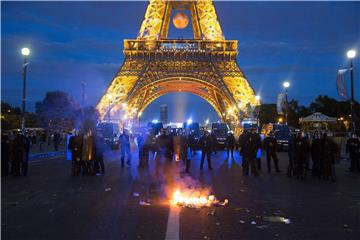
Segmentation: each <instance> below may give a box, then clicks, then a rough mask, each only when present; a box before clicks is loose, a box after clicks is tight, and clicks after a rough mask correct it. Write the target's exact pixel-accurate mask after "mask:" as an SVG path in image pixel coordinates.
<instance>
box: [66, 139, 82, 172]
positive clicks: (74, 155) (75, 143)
mask: <svg viewBox="0 0 360 240" xmlns="http://www.w3.org/2000/svg"><path fill="white" fill-rule="evenodd" d="M82 145H83V138H82V135H78V136H71V137H70V140H69V145H68V149H69V150H70V151H71V162H72V168H71V174H72V176H79V173H80V162H81V159H82Z"/></svg>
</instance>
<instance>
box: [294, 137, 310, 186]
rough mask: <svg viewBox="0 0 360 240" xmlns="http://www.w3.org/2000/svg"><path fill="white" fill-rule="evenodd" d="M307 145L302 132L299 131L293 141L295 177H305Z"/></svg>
mask: <svg viewBox="0 0 360 240" xmlns="http://www.w3.org/2000/svg"><path fill="white" fill-rule="evenodd" d="M308 151H309V146H308V142H307V140H306V139H305V137H304V133H302V132H299V133H298V134H297V136H296V138H295V142H294V163H295V175H296V178H301V179H303V178H305V163H306V156H307V155H308Z"/></svg>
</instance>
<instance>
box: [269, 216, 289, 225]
mask: <svg viewBox="0 0 360 240" xmlns="http://www.w3.org/2000/svg"><path fill="white" fill-rule="evenodd" d="M264 220H265V221H267V222H279V223H285V224H290V223H291V220H290V219H288V218H284V217H280V216H267V217H264Z"/></svg>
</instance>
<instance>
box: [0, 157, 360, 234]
mask: <svg viewBox="0 0 360 240" xmlns="http://www.w3.org/2000/svg"><path fill="white" fill-rule="evenodd" d="M133 155H136V154H135V153H134V154H133ZM133 160H134V161H133V165H132V166H131V167H130V168H127V167H125V168H121V167H120V161H119V156H118V153H117V152H108V153H107V154H106V160H105V164H106V174H105V175H103V176H80V177H71V176H70V167H71V162H70V161H66V160H65V159H64V158H63V157H56V158H50V159H41V160H39V161H34V162H31V163H30V176H29V177H26V178H24V177H20V178H15V177H7V178H2V196H1V199H2V203H1V206H2V209H1V210H2V211H1V213H2V216H1V220H2V223H1V224H2V239H165V238H166V236H167V237H168V239H169V236H171V239H174V240H175V239H176V236H179V239H359V236H360V175H358V174H348V173H346V172H345V170H346V169H347V165H346V164H344V163H342V164H339V165H337V166H336V170H337V178H338V181H337V182H336V183H331V182H328V181H324V180H320V179H318V178H315V177H311V176H308V177H307V178H306V179H305V180H297V179H294V178H291V179H289V178H287V177H286V173H285V168H286V166H287V158H286V154H284V153H280V167H281V170H282V172H281V173H270V174H269V173H267V171H265V168H264V167H265V161H264V159H263V160H262V165H263V170H262V172H261V174H260V176H259V177H255V176H252V175H249V176H244V175H243V174H242V171H241V161H240V159H239V156H238V155H236V156H235V160H234V161H231V160H226V154H225V153H224V152H218V153H217V154H216V155H213V168H214V169H213V170H212V171H209V170H208V169H207V165H206V163H205V165H204V170H203V171H202V172H201V171H199V162H200V152H198V153H197V155H196V156H195V157H194V158H193V160H192V162H191V168H190V174H189V175H188V174H184V172H183V164H182V162H174V161H173V162H169V161H166V160H164V159H159V158H157V160H155V159H151V160H150V167H149V168H144V169H138V168H137V158H136V157H135V156H134V157H133ZM179 183H182V184H184V183H185V185H186V184H188V185H192V186H194V185H196V187H197V188H210V189H211V193H213V194H215V195H216V197H217V198H218V199H225V198H227V199H229V203H228V204H227V205H226V206H222V207H210V208H200V209H195V208H180V209H178V211H175V214H174V215H172V212H173V211H170V210H171V209H173V208H174V206H172V207H170V206H169V197H170V195H171V194H172V192H173V191H174V189H175V186H177V185H178V184H179ZM175 207H176V206H175ZM176 208H177V207H176ZM177 214H178V215H177ZM170 216H171V217H170ZM177 219H178V221H177ZM176 224H178V225H179V226H176ZM174 236H175V237H174Z"/></svg>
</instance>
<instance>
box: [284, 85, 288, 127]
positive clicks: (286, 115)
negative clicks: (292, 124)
mask: <svg viewBox="0 0 360 240" xmlns="http://www.w3.org/2000/svg"><path fill="white" fill-rule="evenodd" d="M283 87H284V89H285V105H286V106H285V124H286V125H288V112H289V102H288V90H287V89H288V88H289V87H290V83H289V82H283Z"/></svg>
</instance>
